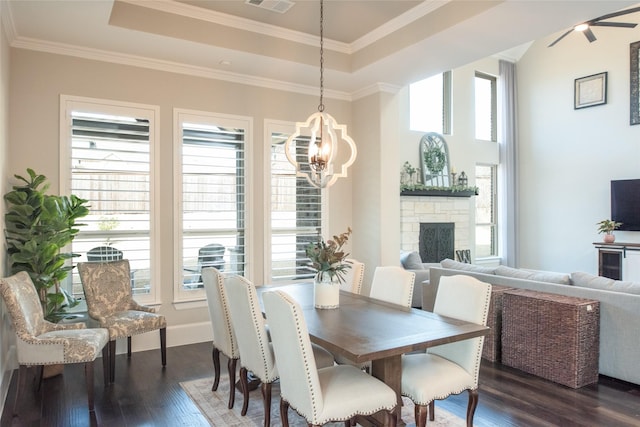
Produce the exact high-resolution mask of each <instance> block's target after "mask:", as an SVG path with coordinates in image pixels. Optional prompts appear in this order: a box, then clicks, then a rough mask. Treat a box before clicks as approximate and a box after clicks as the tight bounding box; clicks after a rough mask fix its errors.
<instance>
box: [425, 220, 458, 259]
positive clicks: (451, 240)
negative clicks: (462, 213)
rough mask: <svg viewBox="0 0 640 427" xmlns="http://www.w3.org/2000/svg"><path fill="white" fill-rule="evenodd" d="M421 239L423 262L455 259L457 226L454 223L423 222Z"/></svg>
mask: <svg viewBox="0 0 640 427" xmlns="http://www.w3.org/2000/svg"><path fill="white" fill-rule="evenodd" d="M419 238H420V240H419V245H420V258H422V262H440V261H442V260H443V259H445V258H449V259H454V258H453V254H454V249H455V224H454V223H453V222H421V223H420V237H419Z"/></svg>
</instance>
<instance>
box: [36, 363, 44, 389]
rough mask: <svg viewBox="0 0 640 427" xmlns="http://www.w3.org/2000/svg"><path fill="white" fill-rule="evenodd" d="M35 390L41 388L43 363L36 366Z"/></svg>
mask: <svg viewBox="0 0 640 427" xmlns="http://www.w3.org/2000/svg"><path fill="white" fill-rule="evenodd" d="M35 381H36V391H40V389H41V388H42V381H44V365H38V366H36V379H35Z"/></svg>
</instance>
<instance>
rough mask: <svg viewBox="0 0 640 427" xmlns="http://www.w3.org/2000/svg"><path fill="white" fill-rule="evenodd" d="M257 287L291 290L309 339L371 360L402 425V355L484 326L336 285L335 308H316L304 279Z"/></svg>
mask: <svg viewBox="0 0 640 427" xmlns="http://www.w3.org/2000/svg"><path fill="white" fill-rule="evenodd" d="M389 286H393V284H391V283H390V284H389ZM257 290H258V295H259V297H260V303H261V304H262V294H263V293H264V292H269V291H275V290H278V291H283V292H285V293H287V294H288V295H290V296H291V297H292V298H293V299H294V300H295V301H296V302H297V303H298V304H299V305H300V307H301V309H302V312H303V315H304V319H305V322H306V324H307V329H308V331H309V337H310V339H311V341H312V342H314V343H316V344H318V345H320V346H322V347H324V348H325V349H327V350H328V351H330V352H331V353H333V354H334V355H338V354H339V355H341V356H343V357H344V358H346V359H347V360H349V361H351V362H353V363H354V364H361V363H363V362H370V363H371V371H370V373H371V375H373V376H374V377H376V378H378V379H380V380H381V381H383V382H384V383H385V384H387V385H388V386H389V387H391V388H392V389H393V390H394V391H395V392H396V395H397V398H398V406H397V407H396V416H397V419H398V421H399V425H402V423H401V422H400V421H401V417H400V413H401V407H402V395H401V378H402V355H403V354H405V353H410V352H414V351H420V350H425V349H427V348H429V347H434V346H437V345H441V344H447V343H451V342H455V341H462V340H466V339H470V338H475V337H481V336H484V335H486V334H487V333H488V332H489V328H488V327H487V326H484V325H478V324H474V323H469V322H465V321H462V320H458V319H453V318H449V317H444V316H440V315H438V314H434V313H431V312H428V311H424V310H421V309H415V308H405V307H401V306H398V305H395V304H391V303H388V302H385V301H381V300H377V299H374V298H370V297H368V296H364V295H358V294H353V293H351V292H348V291H340V304H339V306H338V307H337V308H335V309H319V308H315V307H314V302H313V283H309V282H305V283H295V284H287V285H264V286H259V287H257ZM268 321H269V319H268V318H267V322H268ZM368 424H370V425H378V422H377V421H376V420H370V423H368Z"/></svg>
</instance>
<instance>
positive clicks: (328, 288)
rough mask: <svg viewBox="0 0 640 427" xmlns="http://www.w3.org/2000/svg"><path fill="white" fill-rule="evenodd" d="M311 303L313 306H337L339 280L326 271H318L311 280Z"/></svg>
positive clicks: (338, 300)
mask: <svg viewBox="0 0 640 427" xmlns="http://www.w3.org/2000/svg"><path fill="white" fill-rule="evenodd" d="M313 305H314V306H315V308H338V306H339V305H340V282H339V281H338V277H337V276H336V275H334V276H333V279H332V278H331V276H330V275H329V274H328V273H325V274H320V273H318V274H317V275H316V277H315V278H314V281H313Z"/></svg>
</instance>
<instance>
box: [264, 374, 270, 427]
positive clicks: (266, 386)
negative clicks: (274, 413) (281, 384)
mask: <svg viewBox="0 0 640 427" xmlns="http://www.w3.org/2000/svg"><path fill="white" fill-rule="evenodd" d="M271 384H272V383H262V401H263V403H264V427H269V426H270V425H271Z"/></svg>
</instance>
